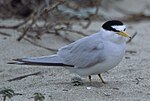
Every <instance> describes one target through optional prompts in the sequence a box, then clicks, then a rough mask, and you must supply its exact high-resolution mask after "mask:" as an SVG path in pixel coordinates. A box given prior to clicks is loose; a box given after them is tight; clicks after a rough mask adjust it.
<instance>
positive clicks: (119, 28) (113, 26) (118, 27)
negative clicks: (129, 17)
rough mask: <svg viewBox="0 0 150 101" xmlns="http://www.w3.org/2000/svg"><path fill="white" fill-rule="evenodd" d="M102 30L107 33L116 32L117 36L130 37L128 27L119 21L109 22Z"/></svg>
mask: <svg viewBox="0 0 150 101" xmlns="http://www.w3.org/2000/svg"><path fill="white" fill-rule="evenodd" d="M102 28H103V29H104V30H106V31H110V32H114V33H115V34H118V35H121V36H123V37H130V36H129V35H128V34H127V33H126V32H125V30H126V26H125V25H124V24H123V23H122V22H121V21H118V20H111V21H107V22H105V23H104V24H103V25H102Z"/></svg>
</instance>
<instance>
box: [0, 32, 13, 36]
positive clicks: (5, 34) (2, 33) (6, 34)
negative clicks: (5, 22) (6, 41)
mask: <svg viewBox="0 0 150 101" xmlns="http://www.w3.org/2000/svg"><path fill="white" fill-rule="evenodd" d="M0 34H1V35H4V36H11V35H10V34H8V33H4V32H0Z"/></svg>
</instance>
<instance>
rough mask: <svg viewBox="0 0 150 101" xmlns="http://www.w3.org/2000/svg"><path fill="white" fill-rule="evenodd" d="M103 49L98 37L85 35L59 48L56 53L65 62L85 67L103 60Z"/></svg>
mask: <svg viewBox="0 0 150 101" xmlns="http://www.w3.org/2000/svg"><path fill="white" fill-rule="evenodd" d="M103 49H104V45H103V42H102V41H101V40H100V38H99V39H98V38H96V39H95V37H85V38H82V39H80V40H78V41H76V42H74V43H72V44H69V45H67V46H65V47H63V48H61V49H60V50H59V51H58V53H57V54H58V56H60V57H61V58H62V59H63V60H64V63H65V64H68V65H74V66H75V67H77V68H85V67H90V66H92V65H94V64H96V63H98V62H102V61H104V56H103Z"/></svg>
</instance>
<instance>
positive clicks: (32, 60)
mask: <svg viewBox="0 0 150 101" xmlns="http://www.w3.org/2000/svg"><path fill="white" fill-rule="evenodd" d="M13 60H14V61H15V62H10V63H9V64H19V65H42V66H71V67H73V65H67V64H64V63H63V60H62V59H61V58H60V57H58V56H57V55H50V56H42V57H29V58H18V59H13Z"/></svg>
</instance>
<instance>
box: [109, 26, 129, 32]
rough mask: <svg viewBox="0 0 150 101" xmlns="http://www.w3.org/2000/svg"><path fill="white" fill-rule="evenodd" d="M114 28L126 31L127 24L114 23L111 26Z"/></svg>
mask: <svg viewBox="0 0 150 101" xmlns="http://www.w3.org/2000/svg"><path fill="white" fill-rule="evenodd" d="M111 27H112V28H114V29H116V30H118V31H124V29H126V26H125V25H119V26H117V25H114V26H111Z"/></svg>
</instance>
